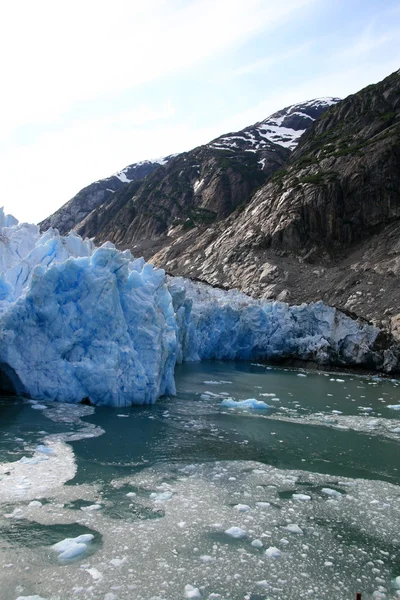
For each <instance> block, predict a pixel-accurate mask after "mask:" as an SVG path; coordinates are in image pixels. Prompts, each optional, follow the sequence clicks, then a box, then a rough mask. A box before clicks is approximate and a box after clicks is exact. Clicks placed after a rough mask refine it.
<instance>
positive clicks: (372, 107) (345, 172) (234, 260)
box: [152, 72, 400, 322]
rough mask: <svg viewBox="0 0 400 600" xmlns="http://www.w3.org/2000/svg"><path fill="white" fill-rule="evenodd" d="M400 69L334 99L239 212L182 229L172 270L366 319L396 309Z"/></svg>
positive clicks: (172, 244)
mask: <svg viewBox="0 0 400 600" xmlns="http://www.w3.org/2000/svg"><path fill="white" fill-rule="evenodd" d="M399 114H400V73H399V72H396V73H394V74H392V75H391V76H389V77H387V78H386V79H385V80H384V81H382V82H380V83H379V84H376V85H372V86H369V87H368V88H366V89H364V90H362V91H361V92H359V93H358V94H355V95H352V96H350V97H348V98H347V99H345V100H343V101H342V102H340V103H339V104H337V105H336V106H333V107H331V108H330V110H328V111H327V112H325V113H324V114H323V115H322V117H320V118H319V119H318V120H317V121H316V122H315V124H314V125H313V126H312V127H311V128H310V129H309V130H308V131H307V132H306V133H305V135H304V137H303V138H302V140H301V142H300V144H299V146H298V148H297V149H296V150H295V151H294V153H293V154H292V156H291V157H290V159H289V160H288V162H287V164H286V165H285V166H284V167H283V168H282V169H281V170H279V171H278V172H276V173H275V174H274V176H273V177H272V178H271V180H270V181H269V182H267V183H266V184H265V185H264V186H263V187H261V188H260V189H259V190H258V191H257V192H255V194H254V195H253V198H252V200H251V202H250V203H249V205H248V206H247V207H246V208H245V209H244V211H242V212H241V213H240V214H239V213H238V212H236V213H234V214H233V215H231V216H230V217H229V219H228V220H226V221H224V222H223V223H221V224H219V225H218V224H217V225H214V226H213V227H209V228H208V229H206V230H204V229H203V230H201V229H200V228H198V229H197V230H196V231H190V232H187V233H186V234H185V235H182V236H176V237H175V239H171V240H170V241H169V243H168V244H166V243H165V244H164V246H163V248H162V249H161V250H160V251H159V252H157V253H155V254H154V255H153V257H152V260H154V262H156V264H158V265H163V266H165V268H166V269H167V270H169V271H171V272H173V273H179V274H182V275H186V276H190V277H198V278H201V279H203V280H205V281H207V282H209V283H212V284H216V285H223V286H226V287H239V288H240V289H242V290H244V291H246V292H248V293H250V294H253V295H256V296H264V297H268V298H278V299H283V300H288V301H290V302H301V301H311V300H317V299H323V300H324V301H325V302H327V303H329V304H334V305H338V306H340V307H341V308H344V309H347V310H351V311H355V312H357V314H360V315H362V316H364V317H365V318H367V319H379V320H382V319H384V320H385V319H386V321H387V322H388V321H389V319H390V318H391V317H393V316H394V315H395V314H396V312H398V298H399V291H400V290H399V285H398V275H399V274H400V243H399V234H400V222H399V216H400V116H399Z"/></svg>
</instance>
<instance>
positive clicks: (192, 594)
mask: <svg viewBox="0 0 400 600" xmlns="http://www.w3.org/2000/svg"><path fill="white" fill-rule="evenodd" d="M184 592H185V598H201V594H200V590H199V589H198V588H196V587H194V586H193V585H190V584H187V585H185V590H184Z"/></svg>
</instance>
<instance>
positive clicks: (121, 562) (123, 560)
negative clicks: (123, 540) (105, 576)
mask: <svg viewBox="0 0 400 600" xmlns="http://www.w3.org/2000/svg"><path fill="white" fill-rule="evenodd" d="M127 560H128V559H127V557H126V556H124V557H123V558H112V559H111V560H110V565H112V566H113V567H122V565H124V564H125V563H126V562H127Z"/></svg>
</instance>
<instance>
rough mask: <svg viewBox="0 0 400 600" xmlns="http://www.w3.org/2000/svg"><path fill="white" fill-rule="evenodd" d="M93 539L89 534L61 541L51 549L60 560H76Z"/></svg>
mask: <svg viewBox="0 0 400 600" xmlns="http://www.w3.org/2000/svg"><path fill="white" fill-rule="evenodd" d="M93 538H94V535H92V534H91V533H86V534H84V535H79V536H78V537H76V538H65V540H61V542H57V544H54V545H53V546H52V549H53V550H55V551H56V552H58V553H59V556H58V557H59V558H60V559H61V560H68V559H71V558H76V557H77V556H80V555H81V554H84V553H85V552H86V550H87V544H88V543H89V542H91V541H92V539H93Z"/></svg>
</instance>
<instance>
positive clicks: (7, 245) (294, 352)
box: [0, 209, 398, 406]
mask: <svg viewBox="0 0 400 600" xmlns="http://www.w3.org/2000/svg"><path fill="white" fill-rule="evenodd" d="M379 334H380V330H379V329H378V328H376V327H374V326H372V325H369V324H367V323H361V322H359V321H356V320H353V319H351V318H350V317H348V316H346V315H344V314H343V313H341V312H340V311H338V310H336V309H335V308H333V307H329V306H326V305H324V304H323V303H322V302H317V303H315V304H309V305H306V304H303V305H301V306H288V305H287V304H285V303H282V302H267V301H260V300H256V299H253V298H250V297H248V296H246V295H245V294H243V293H241V292H239V291H236V290H231V291H224V290H221V289H216V288H212V287H210V286H208V285H206V284H202V283H196V282H193V281H190V280H186V279H183V278H180V277H176V278H174V277H169V276H167V275H166V274H165V272H164V271H163V270H162V269H157V268H155V267H154V266H153V265H152V264H150V263H146V262H145V261H144V259H143V258H136V259H135V258H134V257H133V256H132V254H131V253H130V251H128V250H126V251H123V252H122V251H119V250H117V249H116V248H115V246H114V245H113V244H111V243H109V242H106V243H105V244H103V245H102V246H100V247H96V246H95V245H94V244H93V243H92V242H91V241H90V240H88V239H85V240H83V239H82V238H81V237H80V236H79V235H77V234H76V233H75V232H74V231H72V232H70V233H69V234H68V235H66V236H61V235H60V234H59V232H58V231H57V230H56V229H49V230H48V231H46V232H44V233H41V232H40V230H39V228H38V227H37V226H36V225H32V224H28V223H18V221H17V220H16V219H15V218H14V217H12V216H10V215H5V214H4V211H3V210H2V209H0V388H1V389H3V390H6V391H11V392H15V393H17V394H22V395H26V396H28V397H30V398H33V399H42V400H57V401H62V402H75V403H78V402H81V401H84V400H88V401H90V402H91V403H92V404H95V405H113V406H128V405H131V404H150V403H153V402H155V401H156V399H157V398H158V397H159V396H162V395H165V394H171V395H174V394H175V393H176V390H175V382H174V369H175V365H176V363H178V362H183V361H196V360H205V359H221V360H235V359H240V360H254V359H270V360H271V359H272V360H280V359H283V358H299V359H304V360H312V361H316V362H318V363H321V364H339V365H340V364H341V365H364V366H369V367H374V368H379V369H383V370H385V369H386V370H387V371H390V370H395V369H397V367H398V357H397V355H396V353H395V352H393V351H392V350H390V349H388V348H386V349H381V348H380V347H378V346H377V340H378V337H379Z"/></svg>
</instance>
